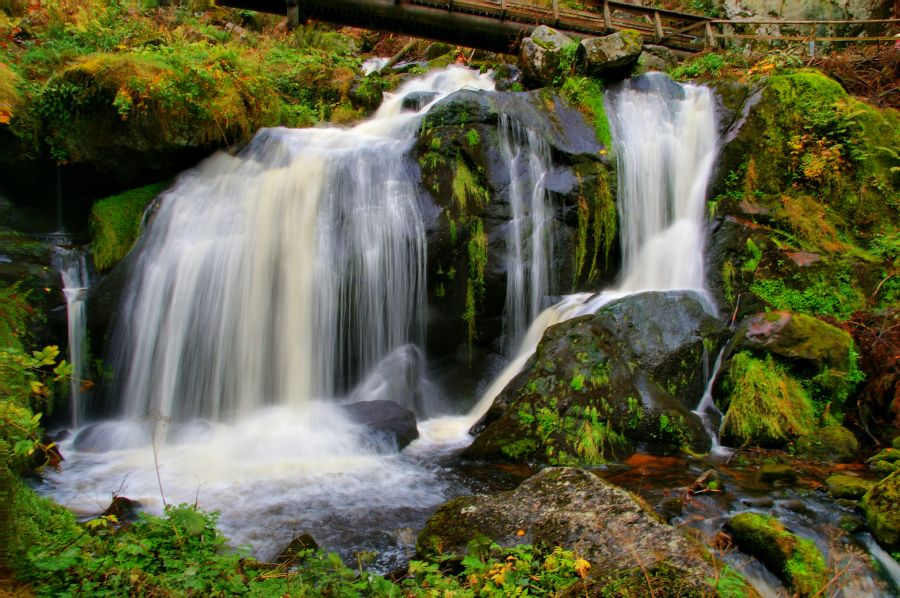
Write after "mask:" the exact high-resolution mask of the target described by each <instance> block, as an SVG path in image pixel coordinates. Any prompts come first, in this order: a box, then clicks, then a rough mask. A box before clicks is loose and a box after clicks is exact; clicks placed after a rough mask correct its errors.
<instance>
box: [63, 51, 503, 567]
mask: <svg viewBox="0 0 900 598" xmlns="http://www.w3.org/2000/svg"><path fill="white" fill-rule="evenodd" d="M464 87H465V88H474V89H485V90H487V89H492V87H493V84H492V82H491V80H490V78H489V76H488V75H479V74H478V73H476V72H473V71H470V70H466V69H462V68H449V69H446V70H443V71H437V72H434V73H432V74H430V75H428V76H426V77H424V78H422V79H416V80H413V81H410V82H409V83H407V84H405V85H404V86H402V87H401V88H400V89H399V90H398V91H397V93H396V94H393V95H391V94H388V95H387V96H386V98H385V101H384V102H383V104H382V106H381V108H380V109H379V110H378V113H377V114H376V115H375V117H373V118H372V119H370V120H369V121H366V122H364V123H362V124H360V125H358V126H356V127H354V128H352V129H337V128H323V129H308V130H289V129H267V130H263V131H261V132H260V133H259V134H258V135H257V136H256V138H255V139H254V140H253V142H252V143H251V145H250V146H249V147H248V148H246V149H245V150H244V151H242V152H241V153H240V154H238V155H236V156H233V155H229V154H225V153H221V154H218V155H216V156H214V157H212V158H210V159H209V160H207V161H206V162H204V163H203V164H201V165H200V166H199V167H197V168H196V169H194V170H193V171H191V172H188V173H186V174H184V175H183V176H182V177H180V179H179V180H178V181H177V182H176V184H175V185H174V186H173V187H172V188H171V189H170V190H169V191H167V192H166V193H165V194H164V196H162V197H161V200H160V202H159V203H160V206H159V208H158V209H157V211H156V213H155V214H153V216H152V217H151V218H150V220H149V223H148V227H147V230H146V232H145V234H144V236H143V238H142V241H141V243H140V246H139V247H138V249H137V253H136V254H135V260H134V262H133V265H132V268H133V270H132V277H131V279H130V281H129V283H128V290H127V303H126V305H125V306H124V307H123V310H122V313H123V314H126V316H127V317H124V318H122V320H123V321H124V324H123V326H122V327H121V329H119V330H118V331H117V333H116V345H115V346H116V347H117V348H118V351H119V353H118V355H117V358H116V359H117V367H116V372H115V376H116V381H117V383H118V384H119V385H120V386H119V388H118V390H117V396H120V397H122V400H123V401H125V405H124V413H123V419H122V420H119V421H110V422H103V423H101V424H97V425H95V426H88V427H85V428H82V429H81V430H78V431H76V433H75V434H74V435H73V437H72V438H71V439H70V440H68V441H66V442H65V443H64V444H63V445H62V447H61V448H62V451H63V452H64V453H65V455H66V461H65V462H64V463H63V469H62V471H61V472H59V473H50V474H48V476H47V477H46V487H47V489H48V491H49V492H50V493H51V494H52V495H53V496H54V497H55V498H57V499H58V500H59V501H61V502H62V503H64V504H67V505H68V506H70V507H72V508H73V509H75V510H77V511H78V512H81V513H85V514H88V513H96V512H97V511H98V510H101V509H102V508H104V507H105V505H107V504H108V502H109V498H110V495H111V494H112V493H114V492H117V493H119V494H121V495H123V496H128V497H129V498H132V499H135V500H138V501H140V502H141V503H142V504H143V505H144V506H145V507H146V508H148V509H149V510H150V511H154V512H159V510H160V508H161V505H162V500H163V499H162V497H163V496H165V499H166V501H168V502H169V503H178V502H191V503H193V502H194V501H195V500H198V501H199V504H200V506H201V507H203V508H205V509H209V510H216V511H220V512H221V513H222V518H221V525H222V528H223V530H224V531H225V532H226V534H228V535H229V536H230V537H231V538H232V540H233V542H234V543H235V544H236V545H241V544H249V545H250V546H251V547H252V548H253V549H254V551H255V552H256V553H257V554H258V555H260V556H262V557H263V558H268V557H271V556H274V554H273V552H275V551H277V550H278V548H280V547H282V546H284V545H286V544H287V543H288V542H289V541H290V540H291V538H292V537H293V535H296V534H299V533H301V532H309V533H312V534H313V536H314V537H315V538H316V539H317V541H319V542H320V543H321V544H322V545H323V546H324V547H326V548H329V549H331V548H336V547H340V546H357V547H369V548H372V547H375V548H377V549H378V550H379V551H380V552H381V553H382V557H380V558H382V560H381V561H380V566H381V567H382V568H390V567H391V566H392V565H393V564H397V563H399V562H400V561H402V560H403V559H405V558H408V556H409V554H408V551H409V549H410V547H411V545H410V542H411V541H413V540H414V534H412V533H411V532H410V531H409V530H408V528H410V527H412V526H419V525H421V522H422V521H423V520H424V518H425V517H426V516H427V515H428V514H429V513H430V512H431V511H433V509H434V508H435V506H437V505H438V504H440V503H441V502H443V501H445V500H446V499H447V498H449V497H450V496H452V494H453V493H454V492H456V493H458V492H460V491H461V490H460V489H454V486H452V485H451V484H450V483H448V482H447V481H446V479H445V478H446V474H442V475H439V472H438V471H437V470H436V466H434V465H431V464H427V463H423V462H421V461H419V460H417V459H416V458H415V457H413V456H409V455H401V454H398V451H397V448H396V446H384V445H382V444H380V442H379V440H378V437H377V435H373V434H371V433H370V432H369V431H368V430H367V429H365V428H363V427H361V426H359V425H357V424H353V423H350V422H348V421H347V420H346V418H345V416H344V415H342V412H341V411H339V410H338V409H336V408H335V406H334V402H335V400H336V399H337V400H340V398H341V397H342V396H344V395H345V394H349V393H350V392H351V391H354V392H353V393H352V395H351V396H350V397H349V398H350V399H352V400H361V399H366V400H370V399H377V398H390V399H391V400H395V401H397V402H399V403H401V404H404V405H405V406H407V407H411V408H413V407H415V406H416V405H415V403H416V401H417V398H418V397H421V396H423V395H424V394H427V387H426V385H425V382H423V381H422V380H421V378H422V359H421V354H420V349H419V347H421V346H423V341H424V326H423V324H424V322H423V320H424V299H425V295H424V289H425V286H424V285H425V242H424V226H423V223H422V216H421V214H420V212H419V208H418V205H417V201H418V181H417V180H416V178H415V174H416V172H417V169H416V168H415V165H414V164H411V163H409V161H408V160H409V159H408V158H407V157H406V155H407V153H408V150H409V149H410V148H411V146H412V144H413V143H414V141H415V133H416V130H417V128H418V125H419V122H420V120H421V118H422V115H423V114H424V112H426V111H427V108H428V107H425V108H423V110H421V111H420V112H418V113H413V112H403V111H402V110H401V104H402V99H403V96H404V95H406V94H408V93H410V92H413V91H431V92H437V93H438V96H437V97H436V98H435V100H434V101H437V100H438V99H440V98H441V97H443V96H445V95H447V94H448V93H450V92H452V91H455V90H458V89H461V88H464ZM402 394H407V395H408V396H400V395H402ZM319 399H328V400H329V403H331V404H330V405H329V404H327V403H324V402H321V401H320V400H319ZM157 464H158V473H159V478H160V481H157ZM160 486H161V488H160ZM386 534H387V535H388V536H390V537H386ZM345 556H349V553H348V554H347V555H345Z"/></svg>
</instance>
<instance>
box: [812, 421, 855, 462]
mask: <svg viewBox="0 0 900 598" xmlns="http://www.w3.org/2000/svg"><path fill="white" fill-rule="evenodd" d="M857 453H859V441H858V440H856V436H854V435H853V432H851V431H850V430H848V429H847V428H845V427H843V426H827V427H825V428H822V429H821V430H816V431H815V432H814V433H813V434H809V435H808V436H801V437H800V438H798V439H797V455H799V456H802V457H806V458H810V459H821V460H827V461H835V462H838V463H847V462H850V461H852V460H853V459H854V458H856V455H857Z"/></svg>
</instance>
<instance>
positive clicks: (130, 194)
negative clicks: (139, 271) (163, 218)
mask: <svg viewBox="0 0 900 598" xmlns="http://www.w3.org/2000/svg"><path fill="white" fill-rule="evenodd" d="M167 185H168V183H167V182H163V183H156V184H153V185H146V186H144V187H140V188H138V189H132V190H130V191H126V192H124V193H120V194H118V195H114V196H112V197H107V198H105V199H101V200H100V201H98V202H97V203H95V204H94V206H93V207H92V208H91V216H90V224H91V233H92V235H91V236H92V241H91V256H92V257H93V258H94V265H95V266H96V267H97V270H99V271H100V272H106V271H108V270H110V269H111V268H112V267H113V266H115V265H116V264H117V263H118V262H119V261H120V260H121V259H122V258H124V257H125V255H126V254H127V253H128V252H129V251H131V248H132V247H133V246H134V244H135V243H136V242H137V240H138V237H139V236H140V233H141V223H142V221H143V218H144V212H145V210H146V209H147V206H148V205H150V203H151V202H152V201H153V200H154V199H155V198H156V197H157V196H158V195H159V194H160V193H162V192H163V190H164V189H165V188H166V186H167Z"/></svg>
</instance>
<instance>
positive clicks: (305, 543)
mask: <svg viewBox="0 0 900 598" xmlns="http://www.w3.org/2000/svg"><path fill="white" fill-rule="evenodd" d="M318 548H319V544H318V543H317V542H316V541H315V539H313V537H312V536H311V535H309V534H300V535H299V536H297V537H296V538H294V539H293V540H291V543H290V544H288V545H287V546H285V547H284V550H282V551H281V552H280V553H279V555H278V556H277V557H276V558H275V562H276V563H280V564H283V565H289V564H293V563H296V562H297V561H298V560H300V555H299V553H301V552H303V551H306V550H318Z"/></svg>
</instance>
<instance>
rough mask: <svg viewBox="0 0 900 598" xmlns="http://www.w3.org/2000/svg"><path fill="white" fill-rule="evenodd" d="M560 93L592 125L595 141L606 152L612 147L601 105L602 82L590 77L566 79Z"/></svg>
mask: <svg viewBox="0 0 900 598" xmlns="http://www.w3.org/2000/svg"><path fill="white" fill-rule="evenodd" d="M560 93H561V94H562V96H563V97H564V98H566V100H568V101H569V102H571V103H572V104H574V105H575V106H578V108H579V109H580V110H581V111H582V112H584V113H585V115H586V116H587V117H588V118H589V119H590V120H591V121H592V122H593V123H594V129H595V130H596V131H597V139H599V140H600V143H602V144H603V147H605V148H606V151H608V150H609V148H611V147H612V133H611V132H610V129H609V119H608V118H607V116H606V106H604V104H603V82H602V81H600V80H599V79H593V78H591V77H567V78H566V80H565V81H564V82H563V84H562V87H561V88H560ZM603 153H605V152H603Z"/></svg>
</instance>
